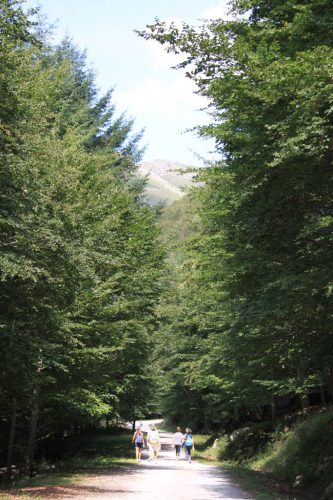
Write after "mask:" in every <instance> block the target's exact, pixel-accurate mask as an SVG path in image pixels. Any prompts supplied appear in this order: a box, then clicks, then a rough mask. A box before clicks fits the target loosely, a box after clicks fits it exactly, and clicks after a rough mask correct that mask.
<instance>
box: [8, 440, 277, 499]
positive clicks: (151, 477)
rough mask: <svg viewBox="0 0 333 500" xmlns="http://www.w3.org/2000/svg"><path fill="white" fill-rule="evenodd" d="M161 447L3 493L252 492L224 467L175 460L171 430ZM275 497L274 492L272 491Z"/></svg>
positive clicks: (205, 495) (220, 495) (134, 495)
mask: <svg viewBox="0 0 333 500" xmlns="http://www.w3.org/2000/svg"><path fill="white" fill-rule="evenodd" d="M160 436H161V442H162V450H161V451H160V453H159V456H158V460H157V461H156V462H155V463H154V462H150V461H148V450H147V449H145V450H144V452H143V456H142V461H141V462H140V463H136V464H133V465H129V464H128V462H127V463H126V462H123V463H122V462H121V460H119V463H118V464H116V466H115V467H114V468H112V469H110V470H109V471H108V470H105V469H104V470H98V471H96V472H95V473H93V472H91V471H89V473H86V474H85V473H84V472H83V473H82V472H81V473H80V474H78V475H76V476H75V477H73V476H69V478H68V480H66V478H64V476H62V481H59V480H57V481H55V484H54V483H53V484H52V481H50V480H48V481H46V482H45V483H44V484H43V483H42V484H41V482H39V483H38V482H37V484H35V485H34V484H32V485H31V484H30V485H29V484H28V485H27V486H22V487H19V488H15V489H13V490H11V491H10V492H9V491H7V492H3V493H2V494H1V493H0V499H2V500H5V499H8V500H9V499H10V500H13V499H20V500H22V499H25V498H35V499H43V500H46V499H67V500H72V499H73V500H74V499H76V500H84V499H96V500H97V499H98V500H101V499H107V498H112V499H113V500H118V499H119V500H130V499H131V500H134V499H135V500H213V499H214V500H216V499H228V500H241V499H248V500H250V499H251V497H250V496H249V495H247V494H246V493H244V492H243V491H241V490H240V489H239V488H238V487H237V486H235V485H234V484H232V481H231V480H230V479H229V477H228V476H227V475H226V474H225V473H224V472H223V470H222V469H221V467H217V466H213V465H209V464H203V463H199V462H197V461H192V463H191V464H190V463H188V462H187V461H185V458H184V457H182V459H181V460H179V461H178V462H177V461H176V460H175V452H174V449H173V448H172V446H171V442H172V434H171V433H167V432H160ZM272 498H273V497H272Z"/></svg>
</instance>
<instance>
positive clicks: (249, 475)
mask: <svg viewBox="0 0 333 500" xmlns="http://www.w3.org/2000/svg"><path fill="white" fill-rule="evenodd" d="M194 439H195V450H194V452H193V459H196V460H199V461H200V462H202V463H206V464H210V465H212V463H214V465H216V466H217V467H221V468H222V469H223V471H224V472H226V474H227V475H228V476H229V477H230V478H231V479H232V480H233V482H234V483H236V484H237V485H238V486H239V487H240V488H242V489H243V490H245V491H247V492H248V493H249V494H251V496H252V497H253V498H254V499H255V500H287V499H290V496H288V495H287V494H284V493H283V492H281V491H279V490H280V489H281V485H280V484H279V483H277V482H276V481H274V480H273V479H270V478H268V477H267V476H264V475H263V474H261V473H260V472H258V471H255V470H252V469H251V466H250V465H249V464H238V463H236V462H232V461H220V460H219V453H220V447H221V441H222V442H223V438H220V439H219V444H218V446H216V447H215V448H214V447H213V444H214V438H213V437H212V436H209V435H206V434H199V435H195V436H194Z"/></svg>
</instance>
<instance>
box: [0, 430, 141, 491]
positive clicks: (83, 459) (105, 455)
mask: <svg viewBox="0 0 333 500" xmlns="http://www.w3.org/2000/svg"><path fill="white" fill-rule="evenodd" d="M134 463H135V460H134V450H133V446H132V444H131V432H125V431H122V432H120V433H114V432H109V431H106V430H103V431H97V432H96V433H94V434H91V435H89V436H86V437H85V438H84V441H83V442H82V443H81V446H80V449H79V452H78V453H77V454H75V455H74V456H71V457H68V458H65V459H64V460H60V461H58V462H56V464H53V465H51V466H50V464H47V463H44V464H39V466H38V468H37V471H36V472H37V473H36V475H35V477H32V478H21V479H19V480H18V481H15V482H13V483H12V484H11V485H10V487H8V485H7V486H2V487H1V488H0V499H1V500H13V496H14V497H15V496H16V495H17V494H18V493H19V498H20V500H25V499H27V498H31V495H24V489H28V488H30V489H31V488H40V487H45V488H48V487H57V486H62V487H66V486H73V485H77V484H79V483H80V482H82V481H83V479H84V476H83V475H84V474H85V475H90V474H102V473H103V472H106V471H108V472H110V471H112V470H116V469H117V470H119V469H121V468H126V467H128V466H130V465H133V464H134ZM1 491H2V492H3V493H1ZM34 498H35V500H38V498H40V497H38V496H37V497H36V496H34Z"/></svg>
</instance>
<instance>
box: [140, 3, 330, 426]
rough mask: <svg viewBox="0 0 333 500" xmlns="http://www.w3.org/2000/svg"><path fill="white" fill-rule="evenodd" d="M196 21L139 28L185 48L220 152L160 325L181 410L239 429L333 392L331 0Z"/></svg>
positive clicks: (240, 10) (208, 132)
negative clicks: (195, 23) (196, 24)
mask: <svg viewBox="0 0 333 500" xmlns="http://www.w3.org/2000/svg"><path fill="white" fill-rule="evenodd" d="M233 12H234V14H235V18H234V20H232V21H222V20H216V21H212V22H207V23H205V24H203V25H202V26H201V27H199V28H192V27H190V26H188V25H183V28H182V29H179V28H178V27H176V26H175V25H174V24H171V25H167V24H166V23H163V22H159V21H156V22H155V24H153V25H151V26H148V28H147V30H146V32H144V33H141V35H142V36H143V37H145V38H147V39H153V40H157V41H159V42H160V43H162V44H164V45H165V46H166V48H167V50H168V51H171V52H172V51H173V52H176V53H181V54H184V61H183V63H181V64H180V65H179V66H180V67H181V68H185V69H186V70H187V75H188V76H189V77H190V78H192V79H193V80H194V81H195V82H196V84H197V86H198V91H199V92H200V93H202V94H203V95H205V96H207V97H208V99H209V101H210V111H211V115H212V123H211V124H210V125H208V126H204V127H201V128H199V129H198V132H199V133H200V134H202V135H204V136H209V137H213V138H215V141H216V148H217V151H218V152H220V155H221V161H220V162H217V163H216V164H214V165H212V166H211V167H210V168H208V169H205V170H204V171H203V172H202V173H201V174H200V175H199V180H201V181H202V182H203V183H204V186H203V187H198V188H197V189H196V197H197V200H198V203H199V210H198V211H199V214H200V216H201V220H202V230H201V232H200V233H199V234H198V237H197V238H192V240H190V241H189V242H188V245H187V251H188V258H187V260H186V262H185V263H184V264H182V267H181V269H180V273H181V277H180V281H179V283H178V285H177V286H176V289H175V294H177V300H176V306H175V307H173V308H172V309H171V310H170V314H169V315H168V318H167V326H166V327H165V326H163V327H162V329H163V336H164V344H165V345H166V352H165V359H166V362H167V366H166V371H167V372H168V374H167V378H168V380H171V383H170V385H169V389H168V390H169V393H168V396H167V401H168V405H170V403H171V406H172V407H173V412H174V413H173V416H174V419H175V420H182V421H184V420H185V421H186V422H191V423H192V425H196V426H197V427H203V426H206V427H211V428H221V426H222V427H223V428H224V429H226V430H232V429H234V428H237V427H240V426H241V425H243V424H244V423H246V422H249V421H258V422H260V421H265V420H266V421H271V424H272V426H273V427H274V425H275V422H276V419H277V418H279V419H280V418H282V417H284V416H287V415H289V414H290V413H292V412H293V411H295V410H298V409H299V408H302V409H303V410H306V408H307V407H308V406H309V405H324V406H325V405H327V404H328V403H330V402H331V401H332V388H333V369H332V361H333V358H332V353H333V337H332V310H333V307H332V306H333V304H332V283H333V271H332V258H331V249H332V224H333V218H332V215H333V203H332V191H333V174H332V172H333V170H332V166H333V165H332V158H333V150H332V144H333V142H332V131H333V130H332V127H333V121H332V120H333V115H332V89H333V87H332V67H333V50H332V44H333V38H332V30H331V29H328V23H329V21H328V20H329V19H332V15H333V4H332V2H331V1H329V0H319V1H318V0H294V1H292V2H290V1H289V0H282V1H280V0H279V1H275V0H265V1H263V0H237V1H234V2H233Z"/></svg>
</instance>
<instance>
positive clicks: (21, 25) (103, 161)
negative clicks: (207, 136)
mask: <svg viewBox="0 0 333 500" xmlns="http://www.w3.org/2000/svg"><path fill="white" fill-rule="evenodd" d="M36 14H38V12H37V11H34V10H30V11H27V12H26V11H25V10H24V9H23V6H22V2H20V1H17V0H1V1H0V156H1V158H0V169H1V173H0V183H1V185H0V207H1V216H0V231H1V239H0V248H1V250H0V277H1V291H0V296H1V298H0V304H1V305H0V317H1V319H0V329H1V332H0V333H1V334H0V372H1V377H0V441H1V447H0V448H1V452H0V461H1V465H2V466H4V465H7V475H8V476H10V473H11V466H12V463H13V462H15V464H16V465H18V466H20V467H25V468H26V470H27V471H28V472H29V473H31V472H32V469H33V459H34V455H35V453H36V452H37V453H39V455H40V454H42V453H46V452H47V449H48V448H50V443H51V445H52V440H57V439H58V440H59V439H62V438H63V437H64V436H66V435H71V434H73V433H75V432H80V431H81V430H82V429H85V428H86V427H87V426H89V425H92V424H96V423H97V422H99V421H100V420H101V419H102V418H103V419H106V420H108V419H117V418H123V419H132V418H133V416H141V415H143V414H144V413H145V412H148V411H149V404H150V403H149V402H150V394H151V392H152V390H153V388H154V381H153V377H152V376H151V373H150V372H151V368H150V366H149V364H148V366H146V365H144V361H146V360H149V358H150V355H151V340H150V338H151V332H152V330H153V328H154V324H155V315H154V306H155V303H156V301H157V299H158V296H159V292H160V286H161V285H160V275H161V268H162V261H163V250H162V247H161V245H160V244H159V242H158V240H157V238H158V228H157V225H156V214H155V213H154V211H152V210H151V209H150V208H149V207H148V206H147V204H146V203H145V202H144V199H143V189H144V182H143V181H142V180H140V179H138V178H137V176H136V175H135V173H136V165H137V163H138V161H139V159H140V156H141V154H142V151H141V149H140V147H139V140H140V139H141V135H142V134H141V133H139V134H138V133H134V132H133V120H132V119H129V118H128V117H127V116H126V115H125V114H120V113H117V112H116V109H115V106H114V104H113V102H112V90H110V91H109V92H107V93H106V94H105V95H103V96H100V93H99V92H98V89H97V87H96V82H95V76H94V73H93V71H92V70H91V69H90V68H89V66H88V64H87V61H86V57H85V53H84V52H81V51H80V50H79V49H78V48H77V47H76V46H75V45H74V44H73V42H72V41H71V40H70V39H68V38H66V39H65V40H63V41H62V42H61V43H59V44H56V45H55V44H52V43H50V41H49V38H48V35H47V33H48V30H49V27H48V26H47V25H46V24H45V22H42V21H38V20H36V19H37V16H36ZM138 387H139V390H138Z"/></svg>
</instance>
